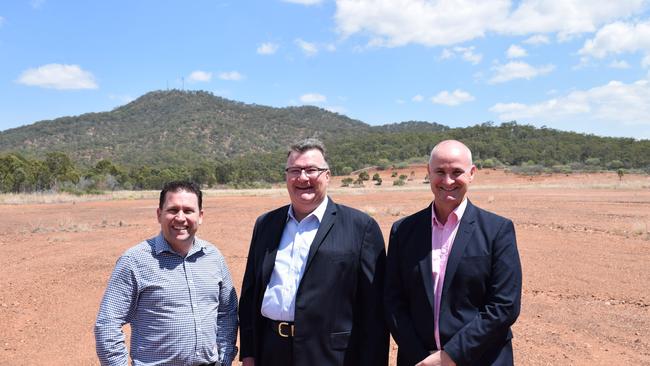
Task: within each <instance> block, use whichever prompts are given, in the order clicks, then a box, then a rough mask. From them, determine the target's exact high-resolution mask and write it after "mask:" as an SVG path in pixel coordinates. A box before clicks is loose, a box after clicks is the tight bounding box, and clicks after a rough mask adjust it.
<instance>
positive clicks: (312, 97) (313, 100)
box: [300, 93, 327, 104]
mask: <svg viewBox="0 0 650 366" xmlns="http://www.w3.org/2000/svg"><path fill="white" fill-rule="evenodd" d="M300 101H301V102H303V103H307V104H319V103H325V102H326V101H327V97H326V96H324V95H322V94H318V93H308V94H303V95H301V96H300Z"/></svg>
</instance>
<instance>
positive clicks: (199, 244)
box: [154, 232, 205, 257]
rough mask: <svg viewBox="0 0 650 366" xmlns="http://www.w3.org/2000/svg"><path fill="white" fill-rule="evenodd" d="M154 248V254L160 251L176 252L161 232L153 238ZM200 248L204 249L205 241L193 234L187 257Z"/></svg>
mask: <svg viewBox="0 0 650 366" xmlns="http://www.w3.org/2000/svg"><path fill="white" fill-rule="evenodd" d="M154 249H155V251H156V255H158V254H160V253H162V252H170V253H175V254H178V253H176V252H175V251H174V249H172V246H171V245H169V243H168V242H167V240H166V239H165V237H164V236H163V234H162V232H161V233H160V234H158V236H157V237H156V240H154ZM202 249H205V242H204V241H203V240H201V239H199V238H198V237H196V236H195V237H194V243H192V247H191V248H190V250H189V252H187V256H188V257H189V256H190V255H192V254H194V253H195V252H198V251H199V250H202Z"/></svg>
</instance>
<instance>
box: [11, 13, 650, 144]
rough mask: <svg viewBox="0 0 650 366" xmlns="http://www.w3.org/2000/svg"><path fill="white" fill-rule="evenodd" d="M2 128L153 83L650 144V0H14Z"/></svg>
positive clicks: (350, 111)
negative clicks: (513, 123)
mask: <svg viewBox="0 0 650 366" xmlns="http://www.w3.org/2000/svg"><path fill="white" fill-rule="evenodd" d="M0 70H2V71H1V72H0V130H6V129H9V128H13V127H18V126H21V125H26V124H31V123H33V122H36V121H39V120H45V119H53V118H57V117H62V116H70V115H78V114H82V113H86V112H101V111H109V110H112V109H113V108H115V107H117V106H120V105H123V104H125V103H128V102H129V101H131V100H133V99H135V98H137V97H139V96H141V95H142V94H144V93H147V92H149V91H152V90H160V89H166V88H170V89H171V88H177V89H180V88H185V89H187V90H207V91H210V92H212V93H214V94H216V95H220V96H223V97H225V98H228V99H233V100H238V101H242V102H245V103H256V104H262V105H270V106H275V107H285V106H295V105H303V104H310V105H316V106H319V107H322V108H325V109H329V110H332V111H335V112H338V113H342V114H345V115H347V116H349V117H351V118H356V119H359V120H361V121H363V122H366V123H369V124H372V125H377V124H384V123H392V122H400V121H407V120H425V121H431V122H438V123H442V124H445V125H448V126H451V127H462V126H470V125H474V124H477V123H483V122H486V121H493V122H495V123H500V122H504V121H511V120H517V121H518V122H519V123H520V124H532V125H535V126H538V127H540V126H547V127H550V128H557V129H561V130H570V131H577V132H585V133H593V134H596V135H602V136H624V137H634V138H641V139H649V138H650V74H649V70H650V0H617V1H593V0H521V1H509V0H491V1H485V0H454V1H452V0H438V1H433V0H354V1H353V0H337V1H334V0H320V1H319V0H291V1H289V0H284V1H282V0H257V1H252V0H251V1H247V0H239V1H234V0H233V1H218V0H205V1H203V0H201V1H193V0H187V1H171V0H170V1H164V0H157V1H153V0H136V1H133V0H129V1H122V0H113V1H72V0H70V1H61V0H59V1H54V0H24V1H21V0H15V1H3V2H2V3H0Z"/></svg>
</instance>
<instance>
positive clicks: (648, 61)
mask: <svg viewBox="0 0 650 366" xmlns="http://www.w3.org/2000/svg"><path fill="white" fill-rule="evenodd" d="M641 66H643V67H650V55H645V56H644V57H643V60H641Z"/></svg>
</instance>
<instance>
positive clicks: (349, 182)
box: [341, 177, 354, 187]
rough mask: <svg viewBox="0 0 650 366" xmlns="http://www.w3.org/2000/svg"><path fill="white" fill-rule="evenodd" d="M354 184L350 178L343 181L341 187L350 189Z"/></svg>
mask: <svg viewBox="0 0 650 366" xmlns="http://www.w3.org/2000/svg"><path fill="white" fill-rule="evenodd" d="M352 182H354V179H352V178H350V177H347V178H343V179H342V180H341V187H349V186H350V184H352Z"/></svg>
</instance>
